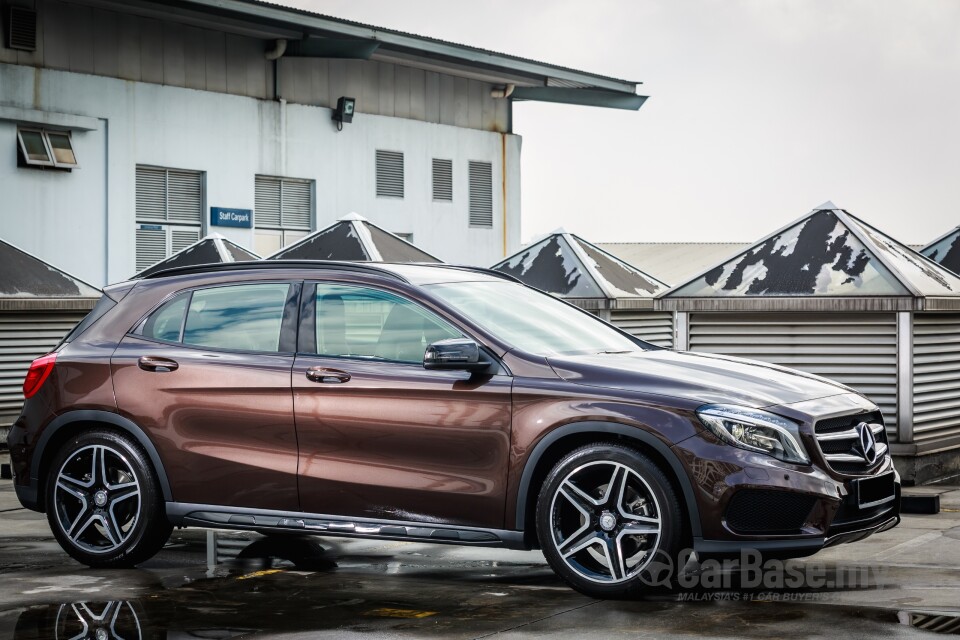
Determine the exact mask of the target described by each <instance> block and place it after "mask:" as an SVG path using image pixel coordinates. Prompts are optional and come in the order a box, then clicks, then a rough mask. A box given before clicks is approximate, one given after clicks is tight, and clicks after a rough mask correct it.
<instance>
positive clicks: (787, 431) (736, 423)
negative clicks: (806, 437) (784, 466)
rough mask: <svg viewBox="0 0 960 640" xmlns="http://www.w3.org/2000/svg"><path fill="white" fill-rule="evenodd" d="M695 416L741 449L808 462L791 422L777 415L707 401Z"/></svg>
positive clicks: (798, 435)
mask: <svg viewBox="0 0 960 640" xmlns="http://www.w3.org/2000/svg"><path fill="white" fill-rule="evenodd" d="M697 416H698V417H699V418H700V421H701V422H703V424H705V425H706V426H707V428H709V429H710V431H712V432H713V433H715V434H716V435H717V437H718V438H720V439H721V440H723V441H724V442H726V443H727V444H732V445H733V446H735V447H740V448H741V449H747V450H748V451H757V452H759V453H765V454H767V455H770V456H773V457H774V458H776V459H777V460H783V461H784V462H795V463H798V464H810V458H809V457H808V456H807V452H806V451H805V450H804V448H803V445H802V444H800V432H799V430H798V429H797V425H796V423H794V422H791V421H789V420H787V419H786V418H781V417H780V416H778V415H774V414H772V413H768V412H766V411H760V410H759V409H751V408H749V407H738V406H735V405H729V404H708V405H704V406H702V407H700V408H699V409H697Z"/></svg>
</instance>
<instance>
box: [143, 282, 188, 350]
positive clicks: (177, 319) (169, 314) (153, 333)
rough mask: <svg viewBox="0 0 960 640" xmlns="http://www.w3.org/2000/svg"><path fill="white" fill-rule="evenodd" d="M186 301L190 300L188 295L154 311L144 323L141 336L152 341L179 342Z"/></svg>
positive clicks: (178, 297)
mask: <svg viewBox="0 0 960 640" xmlns="http://www.w3.org/2000/svg"><path fill="white" fill-rule="evenodd" d="M188 300H190V294H183V295H181V296H177V297H176V298H174V299H173V300H171V301H170V302H168V303H166V304H165V305H163V306H162V307H160V308H159V309H157V310H156V311H154V312H153V314H152V315H151V316H150V317H149V318H147V321H146V322H145V323H144V325H143V331H142V332H141V333H142V335H143V336H144V337H146V338H153V339H154V340H164V341H166V342H180V331H181V330H182V329H183V313H184V311H186V309H187V301H188Z"/></svg>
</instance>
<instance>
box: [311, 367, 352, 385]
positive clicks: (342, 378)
mask: <svg viewBox="0 0 960 640" xmlns="http://www.w3.org/2000/svg"><path fill="white" fill-rule="evenodd" d="M307 379H308V380H310V381H311V382H323V383H326V384H342V383H344V382H350V374H349V373H347V372H346V371H341V370H340V369H328V368H326V367H310V368H309V369H307Z"/></svg>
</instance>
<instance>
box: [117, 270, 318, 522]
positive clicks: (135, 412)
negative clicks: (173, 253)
mask: <svg viewBox="0 0 960 640" xmlns="http://www.w3.org/2000/svg"><path fill="white" fill-rule="evenodd" d="M299 289H300V285H299V283H296V284H295V283H289V282H256V283H241V284H236V285H219V286H213V287H206V288H198V289H194V290H190V291H183V292H180V293H178V294H177V295H175V296H173V297H172V298H171V299H169V300H167V301H166V302H165V303H164V304H162V305H161V306H159V307H158V308H157V309H156V310H155V311H153V312H152V313H150V314H149V315H148V316H147V318H146V319H145V320H144V321H143V322H142V323H140V324H139V326H137V327H136V328H135V329H134V330H133V331H132V332H131V333H130V334H128V335H127V336H125V337H124V338H123V340H122V341H121V343H120V345H119V347H118V348H117V350H116V351H115V352H114V355H113V358H112V362H111V364H112V367H113V381H114V387H115V391H116V396H117V405H118V407H119V409H120V412H121V413H122V414H123V415H125V416H126V417H128V418H129V419H131V420H133V422H135V423H136V424H138V425H140V427H141V428H143V429H144V430H145V431H147V433H148V434H149V435H150V438H151V440H152V441H153V442H154V444H155V445H156V447H157V450H158V453H159V455H160V458H161V459H162V461H163V465H164V468H165V469H166V471H167V474H168V476H169V481H170V486H171V490H172V493H173V499H174V500H175V501H177V502H183V503H199V504H213V505H228V506H236V507H251V508H263V509H280V510H286V511H295V510H297V509H298V508H299V504H298V500H297V475H296V472H297V439H296V430H295V426H294V421H293V398H292V395H291V392H290V371H291V368H292V367H293V360H294V351H295V334H296V313H297V302H298V297H299Z"/></svg>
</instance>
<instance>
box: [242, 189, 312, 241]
mask: <svg viewBox="0 0 960 640" xmlns="http://www.w3.org/2000/svg"><path fill="white" fill-rule="evenodd" d="M254 190H255V192H256V193H255V196H254V206H255V207H256V209H255V211H254V215H255V216H256V219H255V223H256V226H257V228H258V229H300V230H306V231H309V230H310V217H311V212H312V211H313V188H312V183H311V182H310V181H309V180H293V179H289V178H275V177H271V176H257V177H256V178H255V184H254Z"/></svg>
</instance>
